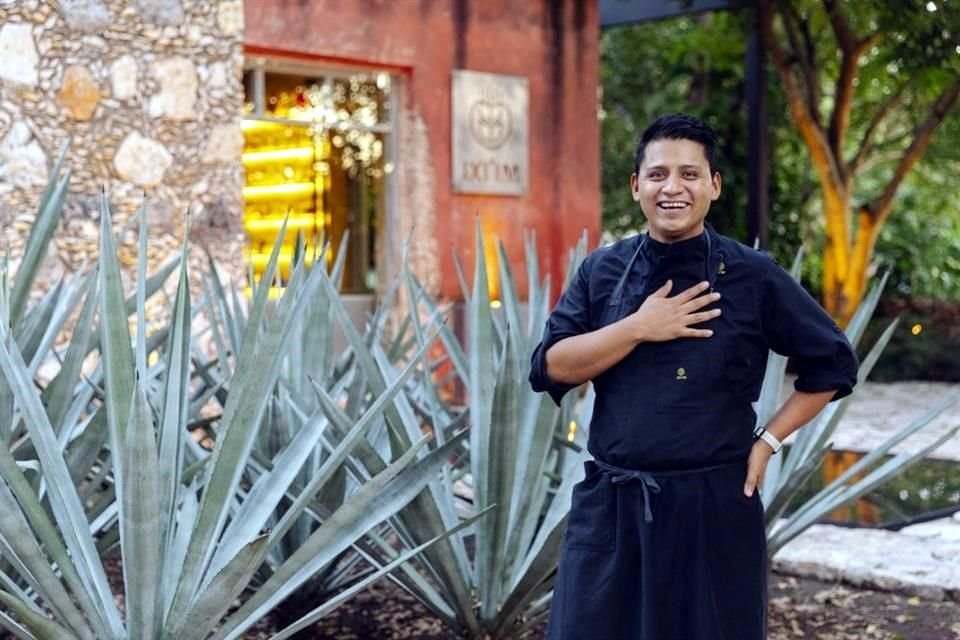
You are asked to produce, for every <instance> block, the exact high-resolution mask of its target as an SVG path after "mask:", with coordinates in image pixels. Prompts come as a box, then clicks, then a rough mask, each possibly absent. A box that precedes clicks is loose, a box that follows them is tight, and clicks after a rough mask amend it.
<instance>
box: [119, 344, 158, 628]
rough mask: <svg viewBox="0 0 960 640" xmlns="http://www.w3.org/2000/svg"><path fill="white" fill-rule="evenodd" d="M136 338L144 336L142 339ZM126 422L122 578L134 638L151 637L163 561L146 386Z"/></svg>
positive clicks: (137, 389)
mask: <svg viewBox="0 0 960 640" xmlns="http://www.w3.org/2000/svg"><path fill="white" fill-rule="evenodd" d="M138 342H140V343H141V345H142V344H143V341H142V340H140V339H139V338H138ZM134 389H135V391H134V397H133V404H132V406H131V408H130V419H129V422H128V423H127V429H126V441H125V443H124V448H123V451H122V452H121V453H122V455H123V457H124V461H123V464H122V465H121V469H122V474H121V475H120V476H119V477H118V484H120V485H121V486H120V487H119V488H120V491H119V492H118V493H119V494H120V496H121V499H122V500H123V501H124V504H123V508H122V510H121V513H122V514H123V517H122V518H121V520H120V527H121V528H120V531H121V537H120V544H121V549H122V551H123V583H124V593H125V595H126V597H125V600H124V601H125V604H126V613H127V626H128V628H129V630H130V638H142V639H143V640H150V639H152V638H154V637H155V632H156V629H157V627H158V623H159V620H158V619H157V613H158V598H159V593H158V588H159V586H160V562H161V555H160V554H161V549H162V546H161V544H160V541H161V531H162V529H161V526H162V525H161V517H162V515H163V514H161V511H160V499H161V496H160V468H159V462H158V460H157V443H156V440H155V439H154V429H153V416H152V415H151V413H150V406H149V405H148V404H147V398H146V396H145V394H144V391H143V387H142V386H141V385H140V384H139V383H137V384H136V385H135V387H134Z"/></svg>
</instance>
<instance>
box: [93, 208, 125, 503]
mask: <svg viewBox="0 0 960 640" xmlns="http://www.w3.org/2000/svg"><path fill="white" fill-rule="evenodd" d="M99 274H100V295H101V298H100V332H101V334H100V335H101V338H100V343H101V353H102V362H103V369H104V380H105V386H104V393H105V396H106V397H105V404H106V407H107V426H108V427H109V429H110V431H109V433H110V450H111V451H112V452H114V456H113V463H114V465H115V466H116V467H117V469H116V475H117V476H121V475H122V474H123V468H122V465H123V461H122V457H121V456H119V455H118V452H119V451H121V449H122V446H123V443H124V442H126V425H125V422H126V420H127V418H128V417H129V416H130V402H131V399H132V398H133V380H132V378H131V376H130V367H131V365H132V364H133V350H132V349H131V347H130V330H129V326H128V324H127V315H128V314H127V311H126V308H125V304H124V299H123V286H122V283H121V279H120V265H119V263H118V262H117V251H116V247H115V246H114V242H113V227H112V224H111V220H110V205H109V203H108V201H107V195H106V193H105V192H104V193H102V194H101V198H100V268H99ZM120 489H121V490H120V491H118V495H119V498H120V501H121V505H122V504H123V492H122V487H120ZM120 515H121V518H122V517H123V512H122V507H121V514H120Z"/></svg>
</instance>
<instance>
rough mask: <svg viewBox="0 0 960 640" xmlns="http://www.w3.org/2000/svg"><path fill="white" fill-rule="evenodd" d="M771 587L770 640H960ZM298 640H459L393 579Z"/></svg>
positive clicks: (949, 621)
mask: <svg viewBox="0 0 960 640" xmlns="http://www.w3.org/2000/svg"><path fill="white" fill-rule="evenodd" d="M115 568H118V567H115ZM112 577H114V578H115V579H117V578H118V576H116V575H114V576H112ZM769 584H770V609H769V611H770V618H769V620H770V625H769V626H770V632H769V636H768V640H797V639H802V640H860V639H863V640H960V604H958V603H956V602H949V601H931V600H923V599H920V598H916V597H908V596H901V595H897V594H894V593H887V592H881V591H872V590H869V589H858V588H856V587H851V586H849V585H843V584H834V583H826V582H822V581H819V580H813V579H810V578H795V577H792V576H785V575H780V574H777V573H773V574H771V576H770V582H769ZM277 630H278V629H277V628H275V626H274V625H273V624H272V621H271V620H270V619H266V620H263V621H262V622H261V623H260V624H258V625H257V626H256V627H255V628H254V629H251V630H250V631H248V632H247V634H245V638H246V640H266V639H268V638H270V636H271V635H273V633H275V632H276V631H277ZM296 637H297V639H298V640H455V638H456V636H454V635H452V634H451V633H450V632H449V631H447V630H446V629H445V628H444V627H443V625H441V624H440V622H439V620H437V619H436V618H434V617H432V616H431V615H430V614H429V613H427V612H426V610H425V609H424V608H423V607H422V606H421V605H420V604H419V603H418V602H416V601H415V600H414V599H413V598H411V597H410V596H409V595H407V594H406V593H405V592H404V591H402V590H401V589H399V588H398V587H396V586H395V585H394V584H393V583H392V582H389V581H386V580H381V581H380V582H378V583H377V584H375V585H373V587H371V588H370V589H368V590H367V591H365V592H363V593H361V594H359V595H358V596H357V597H356V598H354V599H352V600H350V601H349V602H347V603H346V604H344V605H343V606H341V607H340V608H339V609H336V610H335V611H333V612H332V613H331V614H330V615H328V616H327V617H326V618H325V619H324V620H322V621H321V622H319V623H318V624H317V625H316V626H315V627H314V628H313V629H311V630H310V631H305V632H302V633H300V634H299V635H297V636H296ZM543 637H544V629H543V628H540V629H537V630H535V631H534V632H532V633H530V634H529V635H528V636H527V640H540V639H541V638H543ZM8 638H10V639H12V638H13V636H12V635H9V634H6V633H4V632H3V631H2V630H0V640H7V639H8ZM584 640H589V639H587V638H585V639H584ZM664 640H667V639H664ZM670 640H681V639H670Z"/></svg>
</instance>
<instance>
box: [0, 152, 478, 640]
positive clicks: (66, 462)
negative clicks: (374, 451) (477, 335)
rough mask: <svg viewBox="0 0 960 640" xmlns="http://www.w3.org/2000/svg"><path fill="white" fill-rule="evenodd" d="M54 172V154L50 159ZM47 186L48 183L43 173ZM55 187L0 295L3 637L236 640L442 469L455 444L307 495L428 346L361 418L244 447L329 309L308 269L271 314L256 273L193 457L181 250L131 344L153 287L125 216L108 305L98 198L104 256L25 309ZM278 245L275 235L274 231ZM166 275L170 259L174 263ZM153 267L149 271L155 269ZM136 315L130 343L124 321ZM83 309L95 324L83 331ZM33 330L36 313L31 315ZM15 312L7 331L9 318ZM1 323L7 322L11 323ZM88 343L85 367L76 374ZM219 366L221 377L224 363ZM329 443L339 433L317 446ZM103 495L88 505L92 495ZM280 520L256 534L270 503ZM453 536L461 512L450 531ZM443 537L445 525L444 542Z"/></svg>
mask: <svg viewBox="0 0 960 640" xmlns="http://www.w3.org/2000/svg"><path fill="white" fill-rule="evenodd" d="M61 162H62V156H61ZM55 174H57V175H58V174H59V165H58V168H57V170H56V171H55ZM66 181H67V177H64V178H63V179H61V180H60V181H59V182H57V183H56V185H55V186H54V187H52V188H48V192H47V193H46V194H45V196H44V198H43V201H42V203H41V214H40V216H39V217H38V223H37V226H36V227H35V229H34V233H32V234H31V238H30V241H29V242H28V250H27V253H26V256H27V258H25V259H24V261H23V262H22V263H21V268H20V270H19V271H18V275H17V278H16V279H15V281H14V284H13V286H12V288H10V287H8V286H7V284H6V283H7V279H6V277H4V278H3V280H2V286H0V320H2V322H0V325H2V327H0V371H2V372H3V378H2V381H3V386H2V387H0V401H2V404H0V407H2V408H3V410H4V413H3V415H2V418H3V420H2V421H0V424H2V425H3V426H2V429H3V435H4V436H5V442H6V443H7V444H9V446H5V447H0V480H2V482H0V550H2V553H3V561H4V563H3V564H2V565H0V602H3V604H4V605H5V607H4V608H3V609H2V610H0V625H2V626H3V627H4V628H6V629H7V630H8V631H10V632H11V633H13V634H14V635H15V636H16V637H18V638H37V639H45V638H57V639H69V638H82V639H87V638H90V639H93V638H96V639H98V640H100V639H108V638H109V639H120V638H157V639H159V638H177V639H178V640H179V639H189V638H198V639H199V638H206V637H214V638H239V637H242V634H243V633H244V632H245V630H247V629H248V628H249V627H250V626H251V625H253V624H254V623H255V622H256V621H257V620H259V619H260V618H262V617H263V616H264V615H266V614H267V613H268V612H269V611H270V610H271V609H273V608H274V607H276V606H277V604H278V603H280V602H282V601H283V600H284V599H285V598H287V597H288V596H289V595H290V594H291V593H293V592H294V591H296V589H297V588H299V587H300V586H301V585H302V584H304V582H306V581H307V580H308V579H309V578H310V577H311V576H312V575H314V574H316V573H317V572H318V571H320V570H321V569H323V568H324V567H326V566H328V565H330V564H331V563H332V562H333V561H334V559H335V558H337V557H338V556H339V555H340V554H341V553H342V552H343V551H344V550H345V549H347V548H349V547H350V546H351V545H352V544H354V543H356V541H357V540H358V539H359V538H361V537H362V536H363V535H364V534H365V533H366V532H368V531H369V530H371V529H372V528H374V527H375V526H376V525H377V524H378V523H379V522H381V521H382V520H384V519H385V518H387V517H388V516H390V515H392V514H393V513H395V512H396V511H397V510H398V509H400V508H402V507H403V506H404V505H405V504H407V503H408V502H409V501H410V500H411V499H413V498H414V497H415V496H417V495H418V494H419V493H420V492H421V490H422V488H423V487H424V486H425V485H426V484H427V483H428V482H430V481H431V480H433V479H434V477H435V476H437V474H438V473H439V471H440V469H441V468H443V467H444V466H445V464H446V458H447V457H448V455H449V453H450V451H452V450H453V449H454V448H455V447H457V446H458V444H459V440H460V438H461V437H460V436H454V437H452V438H450V439H449V441H448V442H447V444H446V445H444V446H437V447H434V448H431V447H428V446H427V441H428V438H426V437H419V438H417V439H415V440H413V441H411V446H410V447H408V448H406V449H405V450H403V451H402V452H398V453H397V454H396V455H392V456H388V457H387V458H386V460H384V462H383V464H382V468H381V469H380V470H379V472H378V473H376V474H373V475H370V476H361V477H360V478H359V479H358V481H357V483H358V487H357V488H356V490H355V491H354V492H353V493H352V494H351V495H350V497H349V499H348V500H345V501H344V502H343V503H342V504H341V505H339V507H338V508H336V509H335V510H332V511H330V512H324V511H323V510H322V509H321V507H322V505H320V504H319V503H318V501H317V499H316V496H317V495H318V493H319V492H321V491H322V490H323V488H324V486H325V485H326V483H327V482H328V481H329V480H330V479H331V478H332V477H334V476H335V475H336V474H337V473H338V472H339V471H340V470H341V469H342V468H344V467H345V466H349V465H350V456H351V455H352V454H354V453H355V450H356V449H357V447H358V444H359V443H361V442H365V436H366V435H367V434H368V432H369V430H370V429H371V428H372V427H374V426H375V425H376V424H377V422H378V421H379V419H380V415H381V414H382V412H383V411H385V410H387V411H389V410H390V407H392V406H393V403H394V401H395V399H396V398H397V396H398V394H399V392H400V391H401V389H402V388H403V385H404V384H405V382H406V381H407V380H408V379H409V377H410V376H411V375H412V373H413V372H414V371H415V369H416V366H417V363H418V362H419V360H420V358H421V357H422V355H423V353H424V351H425V349H421V350H419V351H418V352H417V353H415V354H413V356H412V357H411V359H410V362H409V364H408V366H407V367H406V368H405V369H404V370H403V371H393V372H392V376H391V382H390V383H389V384H387V385H385V386H384V388H383V389H382V390H381V391H382V393H380V394H378V396H377V398H376V400H375V401H374V402H373V403H371V405H370V406H369V407H368V410H367V411H366V412H365V413H364V414H363V415H362V416H361V417H360V419H359V420H356V421H354V422H350V423H348V424H338V425H332V424H331V423H330V422H329V421H328V420H327V419H326V418H325V417H324V416H323V415H322V414H321V413H319V412H313V413H312V414H310V415H308V416H307V419H306V420H305V421H304V423H303V425H302V428H301V429H300V430H299V431H298V432H297V433H296V434H295V436H294V437H293V438H292V439H291V441H290V442H289V444H288V445H287V446H285V447H283V448H282V449H281V450H279V451H277V452H276V454H275V455H274V456H272V457H271V458H269V459H266V460H261V461H259V462H258V461H255V460H253V459H252V456H251V451H252V449H253V443H254V440H255V439H256V436H257V434H258V429H259V426H260V425H261V422H262V416H263V414H264V411H265V409H266V406H267V404H268V402H269V400H270V398H271V393H272V389H273V388H274V387H275V385H276V382H277V379H278V377H279V374H280V370H281V368H282V364H283V361H284V357H285V355H286V352H287V347H288V346H289V344H290V343H289V336H290V334H291V332H292V331H293V327H294V326H295V325H296V322H297V320H298V319H299V318H300V317H301V316H302V314H303V312H304V309H305V308H306V306H307V305H306V304H305V301H309V300H310V299H311V297H312V296H314V295H315V294H316V292H318V291H321V290H323V291H326V292H327V293H328V294H330V293H331V292H332V295H333V296H334V297H336V289H335V287H334V286H333V284H332V283H331V282H330V278H329V276H328V275H327V273H326V271H325V270H324V269H314V270H312V271H311V272H310V273H309V274H307V273H306V272H305V270H304V269H303V268H299V267H298V268H297V269H296V270H295V271H294V272H293V274H292V276H291V278H290V280H289V282H287V283H286V286H285V289H284V293H283V296H282V297H281V298H280V299H279V300H278V301H277V302H276V304H275V306H274V307H272V308H268V304H267V298H268V291H269V283H270V282H271V280H272V277H273V275H272V274H274V273H275V270H276V263H277V256H278V253H279V247H280V244H281V242H282V235H281V239H278V242H277V245H276V246H275V248H274V251H273V254H272V256H271V260H270V263H269V265H268V267H267V271H266V273H267V276H266V278H265V280H264V281H261V284H260V285H259V286H258V287H257V288H256V289H255V293H254V297H253V300H252V303H251V305H250V310H249V313H248V315H247V316H246V323H245V326H244V327H243V329H242V331H241V330H240V328H239V327H236V326H235V327H232V328H233V329H234V330H236V333H235V335H234V337H235V338H236V340H235V343H234V344H235V346H236V347H237V348H236V350H235V351H233V352H232V353H231V357H232V359H233V363H232V367H231V368H230V372H229V373H230V375H229V379H227V380H226V383H227V384H226V385H225V386H224V389H228V391H227V393H226V395H225V397H224V398H223V400H224V402H223V413H222V416H221V417H220V418H219V420H218V423H217V425H216V428H215V429H214V430H213V431H212V433H213V435H214V436H215V444H214V446H213V450H212V451H207V450H206V449H204V448H202V447H200V446H198V445H197V444H196V442H194V440H193V439H192V438H190V436H189V432H188V430H187V427H188V425H190V424H191V422H192V421H195V420H196V418H197V415H196V409H197V408H198V407H199V405H200V404H201V403H202V402H201V401H203V400H205V399H206V398H207V397H212V396H213V395H214V392H216V391H221V390H223V389H216V388H214V389H213V390H212V392H204V393H203V395H202V396H200V397H196V396H195V397H193V398H191V396H190V387H191V386H192V384H193V383H196V382H197V381H199V380H203V379H204V378H203V375H204V374H206V373H209V369H208V368H205V369H203V370H201V371H197V370H195V369H193V364H192V362H191V352H192V351H193V352H194V353H196V352H197V350H198V349H197V345H196V344H195V340H194V339H193V337H192V336H191V319H192V317H193V315H194V313H195V311H196V309H195V308H194V307H193V305H192V304H191V302H190V293H189V287H188V279H189V274H188V267H187V254H188V246H187V245H186V243H185V244H184V247H183V250H182V252H181V255H180V257H179V261H178V266H179V282H178V285H177V289H176V297H175V301H174V303H173V308H172V310H171V311H172V313H171V321H170V324H169V325H168V326H167V327H165V328H164V329H163V330H161V331H158V332H157V333H155V334H153V335H151V336H147V335H146V330H145V329H146V318H145V300H146V298H147V295H148V292H149V291H150V290H151V288H152V289H156V288H157V287H158V286H159V284H157V283H158V282H160V281H162V280H163V279H165V276H164V277H163V278H158V277H155V278H150V279H148V278H147V277H146V263H145V254H146V251H145V248H146V240H147V227H146V215H145V211H141V214H140V216H139V221H140V249H141V251H140V257H139V263H138V270H137V292H136V295H135V296H134V297H133V298H132V301H127V300H125V299H124V297H123V291H122V287H121V282H120V270H119V265H118V262H117V257H116V249H115V241H114V237H113V232H112V230H111V215H110V211H109V206H108V204H107V198H106V194H104V195H103V197H102V219H101V224H102V228H101V246H100V257H99V261H98V265H97V268H96V270H95V271H94V272H93V273H92V274H91V275H90V276H86V277H82V278H80V279H78V280H77V282H75V283H74V282H67V283H66V284H64V285H63V286H58V287H56V288H55V289H54V293H51V294H47V295H46V296H45V297H44V298H43V299H41V301H40V302H39V303H38V304H37V305H36V306H34V307H33V308H32V309H29V310H27V304H26V303H27V300H28V298H29V295H28V294H29V284H30V283H32V280H33V275H32V273H35V271H36V267H35V265H37V264H39V261H40V260H41V259H42V256H43V254H44V253H45V248H46V244H47V243H48V242H49V233H50V232H49V230H50V229H52V228H55V227H56V219H58V218H59V210H60V209H61V208H62V203H63V197H64V193H65V189H66ZM281 233H282V232H281ZM176 266H177V265H175V267H176ZM161 275H162V274H161ZM81 302H82V308H81V311H80V321H79V322H78V323H77V325H76V328H75V329H74V331H73V333H72V335H71V338H70V344H69V346H68V347H67V350H66V355H65V356H63V357H62V366H61V368H60V371H59V373H58V374H57V376H56V377H55V378H54V380H53V381H52V382H51V383H50V384H49V385H48V386H47V387H45V388H44V389H43V390H42V391H38V389H37V387H36V385H35V374H36V368H37V365H38V363H39V361H40V356H39V355H38V354H42V353H43V346H44V345H49V344H51V343H52V340H53V338H52V337H50V336H49V335H48V334H50V332H51V331H52V332H53V334H52V335H54V336H55V335H56V330H54V329H53V328H51V329H48V326H51V327H58V326H62V320H58V322H56V323H52V324H51V319H53V318H61V317H66V316H67V315H69V312H70V311H71V310H72V309H73V308H74V307H75V306H76V305H78V304H80V303H81ZM130 302H132V307H133V309H135V310H136V315H137V318H136V325H137V328H138V329H137V332H136V336H135V339H131V335H130V331H129V324H128V319H129V314H130V309H131V304H130ZM97 315H98V316H99V331H98V332H97V333H95V332H94V330H95V327H96V324H95V322H94V320H95V317H96V316H97ZM44 318H46V320H44ZM18 319H19V320H18ZM11 327H12V329H11ZM96 347H99V354H100V359H99V362H98V363H97V366H96V371H95V372H94V373H93V374H91V375H86V376H84V375H83V369H82V367H81V365H82V364H83V360H84V358H85V356H86V355H87V354H88V353H89V352H90V351H91V349H92V348H96ZM224 369H226V367H224ZM332 432H336V435H335V436H331V435H330V434H331V433H332ZM324 439H326V440H325V441H327V442H333V443H335V444H333V445H332V446H330V447H329V448H328V449H327V450H326V451H325V452H324V454H325V456H324V461H323V463H322V464H321V465H320V467H319V468H318V469H317V473H316V475H315V476H314V477H313V478H312V479H311V481H310V483H309V484H308V485H307V486H304V487H297V486H295V484H294V482H293V480H294V478H295V476H296V475H297V473H298V472H299V470H300V469H301V467H302V466H303V464H304V462H305V459H306V458H307V457H308V456H309V454H310V452H312V451H315V450H316V445H317V443H318V442H320V441H322V440H324ZM104 485H107V486H108V487H109V489H107V490H106V491H103V494H104V495H102V496H100V499H99V500H97V501H96V502H94V503H93V504H94V505H95V506H94V507H93V509H92V510H91V509H90V504H91V501H90V500H89V497H90V496H91V495H92V494H93V493H95V492H97V491H102V489H101V487H103V486H104ZM284 500H286V501H287V502H286V503H285V504H286V508H285V509H284V510H283V512H282V517H281V518H280V520H279V521H278V522H276V524H275V526H274V527H273V528H272V529H270V530H266V523H267V521H268V520H269V519H270V518H271V517H273V516H275V514H276V511H277V507H278V505H279V504H280V503H281V502H282V501H284ZM304 513H310V514H312V517H315V518H322V521H323V526H322V527H320V528H317V529H315V530H314V531H313V532H312V533H311V535H310V536H309V537H307V538H306V539H305V540H304V541H303V544H302V545H300V546H299V547H298V548H297V549H296V550H295V551H294V552H292V553H291V554H289V557H288V558H287V559H286V560H285V561H284V562H282V563H281V564H279V565H278V566H276V567H275V568H274V570H273V572H272V574H271V575H270V577H269V578H268V579H266V580H265V581H263V582H262V584H258V585H257V589H256V591H255V592H254V593H253V594H252V595H249V597H247V598H246V599H245V601H244V603H243V604H242V605H241V606H240V607H239V608H238V609H237V610H235V611H232V612H230V613H229V615H226V614H227V611H228V608H229V607H231V606H232V605H233V603H234V601H235V600H236V598H237V597H238V596H239V595H240V594H241V593H242V592H243V591H244V590H245V589H246V588H247V587H248V586H250V583H251V578H252V576H253V574H254V573H255V572H256V571H257V570H258V568H260V567H261V565H262V564H263V563H264V559H265V558H266V557H267V555H268V554H270V552H271V551H272V550H273V549H275V548H276V547H277V545H278V544H279V543H280V540H281V539H282V538H283V537H284V535H285V534H286V532H287V531H288V530H289V528H290V526H291V524H292V523H293V522H295V521H296V520H297V519H298V518H299V517H300V516H301V515H302V514H304ZM458 524H459V525H460V526H461V527H466V526H469V525H471V524H472V520H465V521H463V522H459V523H458ZM458 531H459V529H455V530H454V531H452V532H444V533H442V534H441V535H440V536H436V538H437V539H442V537H443V536H444V535H449V534H450V533H453V534H456V533H457V532H458ZM432 542H436V539H434V540H425V541H423V543H424V544H421V545H418V546H417V547H415V548H411V549H409V550H407V551H405V553H404V554H402V555H399V556H398V557H397V558H395V559H394V561H393V562H392V563H387V564H385V565H382V566H379V567H378V570H377V571H376V572H374V573H371V574H368V575H367V576H366V577H365V579H364V580H363V581H361V582H358V583H357V584H355V585H353V587H352V588H351V590H349V591H347V592H344V593H342V594H340V595H338V596H337V597H336V598H333V599H330V600H327V601H325V602H319V603H317V604H318V605H319V606H317V607H316V608H315V609H314V610H313V611H312V612H310V613H309V614H308V615H306V616H304V617H303V619H301V620H300V621H298V622H297V623H295V624H293V625H291V626H290V627H288V628H287V629H285V630H284V631H282V632H280V633H279V634H277V635H276V636H275V637H276V638H285V637H289V636H290V635H291V634H293V633H295V632H296V631H297V630H298V629H300V628H303V627H305V626H306V625H308V624H310V623H311V622H312V621H313V620H315V619H316V617H318V616H319V615H322V614H323V613H325V612H326V611H329V610H330V609H331V608H333V607H335V606H337V605H338V604H340V603H341V602H343V601H344V599H345V598H347V597H349V596H350V595H352V594H353V593H355V592H356V591H357V590H359V589H361V588H363V587H364V586H365V585H366V584H369V583H370V582H371V581H372V580H374V579H377V578H379V577H380V576H381V575H384V574H385V573H387V572H389V571H390V570H392V569H394V568H396V567H397V566H399V565H401V564H403V562H405V561H406V560H408V559H409V558H411V557H413V555H415V554H416V553H418V552H419V551H421V550H422V549H423V548H425V547H426V546H428V545H429V544H430V543H432ZM115 547H118V548H119V552H120V555H121V558H122V562H123V613H121V609H120V606H119V605H118V604H117V602H116V600H115V597H114V594H113V593H112V592H111V588H110V584H109V583H108V581H107V577H106V571H105V568H104V561H103V557H104V555H106V554H110V553H112V552H113V550H114V548H115Z"/></svg>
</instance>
